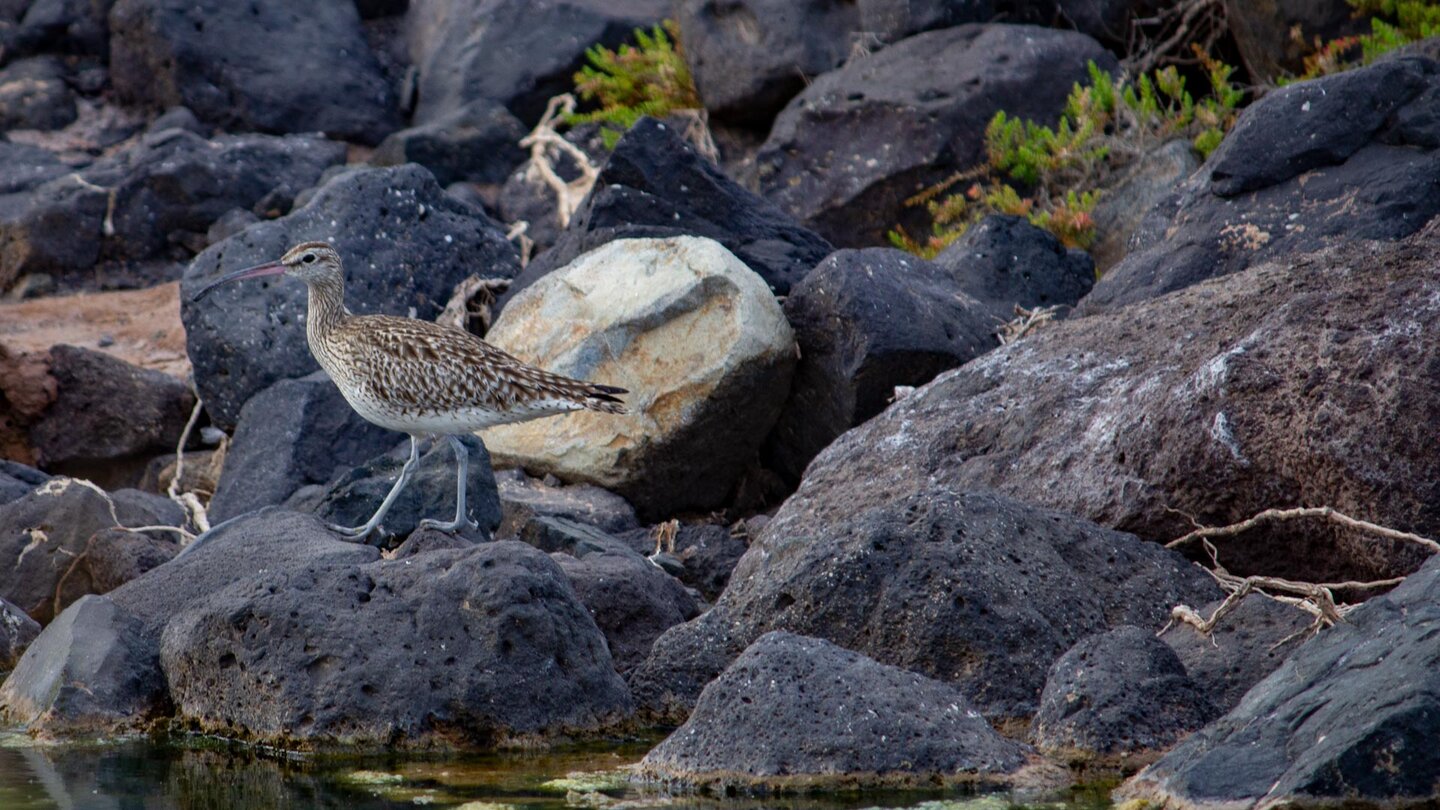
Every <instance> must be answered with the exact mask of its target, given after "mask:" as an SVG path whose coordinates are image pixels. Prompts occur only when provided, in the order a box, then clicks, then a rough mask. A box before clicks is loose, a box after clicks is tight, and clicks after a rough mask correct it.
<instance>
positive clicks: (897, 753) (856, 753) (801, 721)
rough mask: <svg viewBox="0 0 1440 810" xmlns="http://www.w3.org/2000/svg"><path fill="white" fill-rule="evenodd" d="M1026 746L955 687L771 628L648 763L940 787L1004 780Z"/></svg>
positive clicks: (833, 782)
mask: <svg viewBox="0 0 1440 810" xmlns="http://www.w3.org/2000/svg"><path fill="white" fill-rule="evenodd" d="M1029 752H1030V749H1029V747H1028V746H1025V745H1023V744H1021V743H1017V742H1014V741H1012V740H1008V739H1006V738H1004V737H1002V736H1000V735H999V734H997V733H996V732H995V730H994V729H992V728H990V726H989V724H987V723H986V722H985V720H984V719H983V718H981V717H980V716H979V715H978V714H977V713H976V712H975V710H974V709H972V708H971V706H970V703H969V701H967V700H966V698H965V695H964V693H963V692H962V691H961V690H959V689H957V688H955V686H953V685H951V684H948V683H944V682H942V681H937V680H933V679H931V678H927V677H925V676H923V675H919V674H917V673H914V672H909V671H906V670H904V669H901V668H899V667H893V666H886V665H885V664H881V663H878V662H876V661H874V660H872V659H870V658H866V657H865V656H863V655H860V654H858V653H854V652H851V651H849V650H846V649H842V648H840V647H837V646H835V645H834V644H831V643H829V642H827V641H824V640H822V639H818V638H808V637H806V636H798V635H794V634H792V633H785V632H773V633H766V634H765V635H763V636H761V637H760V638H759V639H757V640H756V641H755V643H754V644H752V645H750V647H749V648H748V649H746V650H745V652H744V653H743V654H742V655H741V656H740V657H739V658H737V659H736V660H735V663H733V664H731V665H730V666H729V667H728V668H727V669H726V670H725V672H723V673H722V674H721V675H720V677H718V678H716V679H715V680H714V681H713V682H711V683H710V685H709V686H706V687H705V691H704V692H703V693H702V694H701V695H700V699H699V701H698V702H697V703H696V705H695V711H694V713H693V714H691V715H690V719H689V720H687V721H686V722H685V724H684V725H682V726H681V727H680V728H678V729H676V730H675V732H674V733H672V734H671V735H670V736H669V737H667V738H666V739H665V741H664V742H662V743H660V744H659V745H658V746H656V747H655V748H654V750H652V751H651V752H650V753H649V754H646V755H645V759H644V760H643V761H642V762H641V764H640V772H641V774H642V775H644V776H647V777H650V778H659V779H665V780H667V781H671V780H673V781H679V782H680V783H682V784H688V785H701V786H706V787H710V788H713V789H717V790H720V789H733V788H735V787H751V788H755V787H761V788H785V787H791V788H793V787H814V786H817V785H827V784H828V785H829V786H831V787H835V786H845V787H860V786H872V785H907V784H914V785H932V784H934V783H936V782H940V783H947V782H957V781H973V780H977V779H981V778H990V779H993V780H996V781H998V778H999V777H1001V776H1002V775H1004V774H1011V773H1014V772H1016V771H1018V770H1020V769H1021V767H1023V766H1024V765H1025V763H1026V760H1027V755H1028V754H1029Z"/></svg>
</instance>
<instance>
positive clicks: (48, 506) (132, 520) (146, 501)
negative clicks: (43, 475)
mask: <svg viewBox="0 0 1440 810" xmlns="http://www.w3.org/2000/svg"><path fill="white" fill-rule="evenodd" d="M110 499H111V501H112V502H113V503H114V507H115V517H116V518H119V522H120V525H122V526H179V525H180V524H181V521H182V520H184V515H183V514H182V513H181V511H180V507H178V506H176V505H175V504H174V503H172V502H170V501H169V500H167V499H165V498H162V497H160V496H158V495H151V494H149V493H147V492H139V491H137V490H133V489H122V490H120V491H118V492H114V493H110ZM114 527H115V518H112V517H111V512H110V506H109V504H107V503H106V502H105V498H104V497H103V496H102V495H101V494H100V493H99V492H96V491H95V490H93V489H90V488H89V487H87V486H84V485H83V484H79V483H77V482H76V481H74V480H73V479H68V478H55V479H51V481H50V482H49V483H48V484H47V485H45V486H43V487H41V488H40V489H37V490H35V491H34V492H31V493H30V494H29V495H26V496H24V497H23V498H20V499H18V500H14V501H11V502H10V503H7V504H4V505H0V597H3V598H5V599H7V600H9V601H11V602H14V603H15V604H16V605H19V606H20V607H21V609H23V610H24V611H25V612H27V613H29V614H30V615H31V616H32V617H33V618H35V619H36V620H37V621H40V622H47V621H49V620H50V619H51V618H52V617H54V616H55V614H56V613H57V612H59V611H60V610H61V609H63V608H64V607H65V606H66V605H68V604H70V603H71V602H74V601H75V600H76V599H79V598H80V597H81V596H84V595H85V594H86V593H91V592H93V591H92V590H91V589H92V588H94V587H95V583H94V581H93V580H92V578H91V577H90V576H89V571H88V569H87V570H80V571H79V573H78V574H77V573H76V572H71V569H72V567H76V566H75V561H76V559H77V558H79V557H80V556H81V555H82V554H85V553H86V552H89V551H94V554H95V556H96V557H97V558H99V557H102V556H105V555H106V554H107V553H108V549H106V548H98V550H96V549H97V547H98V546H99V545H100V541H101V539H102V538H103V537H104V535H103V534H102V532H104V530H106V529H111V528H114ZM92 538H95V539H94V540H93V541H92ZM151 541H153V542H156V543H162V544H165V545H168V546H169V547H170V548H171V549H172V550H171V552H170V553H171V554H172V555H173V554H174V550H176V549H178V546H177V545H176V543H175V537H174V535H172V534H169V533H157V535H156V537H154V538H151ZM147 542H150V541H147ZM86 559H89V558H88V557H87V558H86ZM67 572H71V575H70V576H68V577H67V576H66V573H67Z"/></svg>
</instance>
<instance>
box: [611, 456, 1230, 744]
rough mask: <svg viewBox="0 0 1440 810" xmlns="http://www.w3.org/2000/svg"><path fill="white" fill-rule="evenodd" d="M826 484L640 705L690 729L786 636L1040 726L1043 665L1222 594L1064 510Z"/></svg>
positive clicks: (671, 641)
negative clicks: (687, 719) (1090, 638)
mask: <svg viewBox="0 0 1440 810" xmlns="http://www.w3.org/2000/svg"><path fill="white" fill-rule="evenodd" d="M854 433H855V432H854V431H852V434H848V435H853V434H854ZM842 441H844V440H843V439H842ZM826 455H830V452H828V451H827V453H826ZM821 458H822V459H824V458H825V456H822V457H821ZM822 463H823V462H822V461H817V462H816V464H822ZM870 474H871V475H872V476H873V475H874V473H873V471H872V472H871V473H870ZM814 477H815V474H814V469H813V468H812V471H811V474H810V475H809V476H807V480H806V482H805V483H803V484H802V485H801V487H800V490H799V492H797V493H796V494H795V495H794V496H793V497H791V498H790V500H788V501H787V502H786V503H785V505H784V506H782V507H781V508H780V511H779V512H778V513H777V514H776V516H775V519H774V520H772V521H771V522H770V523H769V524H767V525H766V526H765V528H764V529H763V530H762V531H761V533H760V536H759V537H758V538H756V540H755V541H754V542H753V543H752V544H751V546H750V550H749V551H748V552H747V553H746V554H745V556H744V557H743V558H741V560H740V564H739V565H738V566H737V567H736V569H735V572H734V574H733V575H732V577H731V580H730V585H729V587H728V588H726V590H725V592H724V594H722V595H721V597H720V600H719V601H718V602H717V603H716V604H715V607H713V608H711V610H710V611H709V612H708V613H705V614H703V615H702V616H700V618H698V619H696V620H694V621H692V622H689V623H687V624H684V625H681V626H679V627H676V628H673V629H671V630H670V631H668V632H667V633H666V634H665V635H663V636H661V637H660V638H659V639H658V640H657V641H656V642H655V646H654V647H653V648H652V650H651V652H650V657H649V658H648V659H647V660H646V661H645V663H644V664H643V665H642V666H641V667H639V668H637V669H636V670H634V671H633V672H631V674H630V686H631V688H632V689H633V690H635V695H636V699H637V701H639V702H640V704H641V706H642V707H643V708H645V709H646V710H648V711H650V712H652V713H653V714H655V715H656V716H657V717H661V718H668V719H671V720H674V719H678V718H683V717H684V715H685V713H686V712H687V711H688V710H689V707H690V706H691V705H692V704H693V703H694V701H695V699H696V697H697V696H698V695H699V694H700V690H701V689H702V688H703V687H704V685H705V684H706V683H708V682H709V681H710V680H711V679H713V678H714V677H715V676H716V675H718V674H719V673H720V670H721V669H723V668H724V667H725V666H727V665H728V664H729V663H730V661H731V660H732V659H733V658H734V657H735V656H736V655H738V654H739V653H740V652H741V650H743V649H744V648H745V647H746V646H747V645H749V643H750V642H752V641H754V640H755V639H756V638H758V637H759V636H761V635H762V634H764V633H765V632H767V631H769V630H782V629H783V630H790V631H792V632H796V633H804V634H807V635H815V636H818V637H821V638H825V639H827V640H829V641H832V642H834V643H836V644H839V645H840V646H842V647H846V648H848V649H851V650H854V651H856V652H860V653H863V654H865V655H868V656H870V657H872V658H874V659H875V660H877V661H880V662H881V663H885V664H891V665H893V666H899V667H904V668H906V669H910V670H914V671H915V672H919V673H921V674H924V675H927V676H929V677H931V678H936V679H939V680H942V681H949V682H951V683H953V684H954V685H955V686H956V687H957V688H958V690H959V691H960V692H961V693H962V694H964V695H965V697H966V699H967V700H968V701H969V702H970V703H972V704H974V705H975V707H976V709H977V710H978V711H980V712H982V713H983V714H984V715H985V716H986V717H988V718H990V719H991V720H992V722H996V723H1000V724H1005V726H1009V725H1010V724H1014V723H1024V722H1028V719H1029V717H1030V716H1031V715H1032V714H1034V712H1035V710H1036V708H1037V706H1038V704H1039V700H1040V692H1041V689H1042V688H1043V686H1044V683H1045V672H1046V670H1047V669H1048V668H1049V667H1050V665H1051V664H1052V663H1053V662H1054V661H1055V659H1056V658H1059V657H1060V655H1061V654H1062V653H1063V652H1065V650H1067V649H1069V648H1070V647H1071V646H1072V645H1074V644H1075V643H1076V642H1077V641H1079V640H1080V639H1081V638H1083V637H1085V636H1087V635H1090V634H1092V633H1096V632H1100V631H1103V630H1107V629H1110V628H1112V627H1116V626H1119V625H1123V624H1134V625H1139V626H1142V627H1155V628H1157V629H1158V627H1159V626H1160V625H1162V624H1164V621H1165V617H1166V616H1167V615H1168V614H1169V612H1170V609H1171V607H1172V606H1173V605H1174V604H1176V603H1177V602H1185V603H1187V604H1189V601H1188V600H1190V599H1197V600H1198V599H1203V600H1207V601H1208V600H1209V599H1212V598H1214V597H1215V596H1218V588H1216V587H1215V586H1214V584H1213V583H1211V581H1210V578H1209V577H1207V576H1206V575H1205V574H1204V573H1203V572H1201V571H1200V570H1199V569H1198V568H1196V567H1194V566H1192V565H1191V564H1189V563H1188V562H1186V561H1185V560H1184V558H1182V557H1181V556H1180V555H1178V554H1176V553H1175V552H1171V551H1166V550H1164V549H1162V548H1160V547H1159V546H1156V545H1154V544H1151V543H1145V542H1143V541H1141V540H1140V539H1138V538H1136V537H1134V536H1132V535H1127V534H1122V533H1120V532H1115V531H1111V530H1108V529H1103V528H1101V527H1099V526H1096V525H1094V524H1092V523H1088V522H1086V521H1084V520H1081V519H1079V518H1074V517H1070V516H1068V515H1064V514H1061V513H1059V512H1052V511H1048V510H1044V509H1037V508H1034V507H1031V506H1027V505H1025V504H1021V503H1019V502H1016V501H1012V500H1009V499H1007V498H1003V497H1000V496H997V495H992V494H987V493H981V492H962V491H956V490H951V489H947V488H944V487H943V486H939V485H930V484H927V483H926V482H925V479H924V477H923V475H922V476H921V477H919V478H911V479H909V482H908V485H907V488H906V491H901V488H900V487H895V486H888V485H887V483H886V482H883V481H875V482H874V485H873V486H872V485H870V484H869V483H868V482H862V481H861V480H860V479H856V481H855V485H854V486H852V487H836V486H834V485H833V484H832V482H830V481H825V480H823V479H822V480H818V481H811V480H810V479H811V478H814Z"/></svg>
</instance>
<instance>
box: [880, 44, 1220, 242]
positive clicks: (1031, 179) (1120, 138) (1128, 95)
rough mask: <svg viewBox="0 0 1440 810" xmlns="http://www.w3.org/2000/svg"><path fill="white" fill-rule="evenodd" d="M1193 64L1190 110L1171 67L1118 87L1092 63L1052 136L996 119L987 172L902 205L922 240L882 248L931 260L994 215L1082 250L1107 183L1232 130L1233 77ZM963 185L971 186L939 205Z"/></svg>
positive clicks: (1213, 64) (895, 235)
mask: <svg viewBox="0 0 1440 810" xmlns="http://www.w3.org/2000/svg"><path fill="white" fill-rule="evenodd" d="M1197 55H1198V56H1199V58H1200V60H1201V63H1202V64H1203V65H1204V67H1205V68H1206V75H1207V78H1208V79H1209V81H1210V93H1209V95H1207V96H1205V97H1203V98H1201V99H1198V100H1197V99H1196V98H1195V96H1194V95H1193V94H1191V93H1190V91H1189V90H1187V89H1186V87H1185V77H1184V76H1183V75H1181V73H1180V71H1178V70H1176V69H1175V68H1173V67H1170V68H1165V69H1163V70H1158V71H1156V72H1154V73H1153V74H1148V75H1143V74H1142V75H1141V76H1140V77H1139V78H1138V79H1137V80H1135V81H1134V82H1125V81H1117V80H1116V79H1115V78H1114V77H1112V76H1111V75H1110V74H1109V73H1107V72H1106V71H1104V70H1101V69H1100V68H1099V67H1098V66H1096V65H1095V63H1093V62H1091V63H1090V65H1089V69H1088V72H1089V83H1088V84H1086V85H1083V86H1082V85H1080V84H1078V83H1077V84H1076V85H1075V86H1074V88H1073V89H1072V90H1071V91H1070V97H1069V98H1068V99H1067V101H1066V104H1065V109H1064V112H1063V113H1062V114H1061V116H1060V121H1059V122H1058V123H1057V124H1056V125H1055V126H1054V127H1053V128H1052V127H1047V126H1043V125H1040V124H1036V123H1035V122H1033V121H1022V120H1020V119H1017V118H1012V117H1010V116H1009V115H1007V114H1006V113H1005V112H1004V111H1001V112H997V113H996V114H995V117H994V118H992V119H991V120H990V124H989V126H987V127H986V129H985V153H986V163H985V164H983V165H982V166H980V167H977V168H976V169H972V170H969V171H966V172H961V173H959V174H956V175H954V176H952V177H950V178H948V179H947V180H945V181H944V182H942V183H940V184H937V185H936V186H932V187H931V188H929V189H927V190H926V191H924V192H922V193H921V194H919V195H917V196H916V197H914V198H912V199H911V200H910V201H909V202H910V203H911V204H913V205H920V204H924V205H926V206H927V207H928V209H929V212H930V215H931V219H932V223H933V225H932V233H931V235H930V236H929V237H928V238H926V239H925V240H923V241H921V240H917V239H915V238H914V237H911V236H910V235H909V234H907V233H905V231H904V230H903V229H900V228H897V229H895V230H894V231H891V232H890V235H889V236H890V241H891V243H892V244H894V245H895V246H897V247H899V248H901V249H903V250H908V251H910V252H912V253H916V254H919V255H921V256H924V257H926V258H930V257H933V256H934V255H935V254H936V253H939V252H940V251H941V250H943V249H945V247H946V246H947V245H949V244H950V243H951V242H953V241H955V240H956V239H958V238H959V237H960V236H961V235H962V234H964V233H965V231H966V230H967V229H968V228H969V227H970V225H971V224H973V223H974V222H977V221H979V220H980V219H981V218H983V217H984V216H986V215H987V214H993V213H1000V214H1011V215H1014V216H1023V217H1025V218H1027V219H1028V220H1029V221H1030V222H1031V223H1033V224H1034V225H1036V226H1038V227H1041V228H1045V229H1046V230H1049V231H1050V232H1051V233H1053V234H1055V236H1056V237H1058V238H1059V239H1060V241H1062V242H1063V243H1064V244H1066V245H1067V246H1070V247H1081V248H1085V247H1089V246H1090V244H1091V243H1092V242H1093V241H1094V239H1095V221H1094V220H1093V219H1092V218H1091V216H1090V214H1091V212H1092V211H1093V210H1094V208H1095V204H1096V203H1097V202H1098V201H1099V199H1100V194H1101V189H1102V188H1103V187H1104V185H1105V183H1106V181H1108V180H1110V179H1111V178H1113V177H1115V176H1116V173H1117V172H1118V171H1119V170H1121V169H1123V168H1124V167H1126V166H1128V165H1130V164H1131V163H1133V162H1134V161H1135V160H1136V159H1138V158H1139V157H1140V156H1142V155H1143V154H1145V152H1147V151H1148V150H1150V149H1152V148H1154V147H1155V146H1158V145H1159V144H1161V143H1163V142H1165V141H1167V140H1170V139H1172V138H1181V137H1183V138H1189V139H1190V142H1191V145H1192V147H1193V148H1194V149H1195V151H1196V152H1198V153H1199V154H1200V156H1201V157H1208V156H1209V155H1210V153H1211V152H1213V151H1215V148H1216V147H1217V146H1219V145H1220V141H1221V139H1222V138H1224V136H1225V132H1226V131H1227V130H1228V129H1229V128H1230V126H1231V125H1233V124H1234V122H1235V115H1236V110H1237V109H1238V107H1239V105H1240V102H1241V100H1242V98H1243V96H1244V91H1243V90H1241V89H1240V88H1238V87H1236V86H1235V85H1234V84H1233V83H1232V82H1231V81H1230V76H1231V74H1232V73H1233V72H1234V68H1232V67H1230V66H1228V65H1225V64H1222V63H1220V62H1217V61H1215V60H1213V59H1210V58H1209V57H1208V56H1206V55H1205V54H1203V53H1199V52H1198V51H1197ZM967 180H969V181H973V184H972V185H970V186H969V187H968V188H966V189H965V190H963V191H961V192H958V193H953V194H949V195H948V196H943V197H942V195H943V194H945V192H946V191H947V190H948V189H949V188H951V187H953V186H954V185H956V184H957V183H960V182H963V181H967ZM1017 186H1018V187H1019V189H1022V190H1023V193H1022V191H1021V190H1017Z"/></svg>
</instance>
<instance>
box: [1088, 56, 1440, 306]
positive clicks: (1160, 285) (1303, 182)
mask: <svg viewBox="0 0 1440 810" xmlns="http://www.w3.org/2000/svg"><path fill="white" fill-rule="evenodd" d="M1437 98H1440V64H1437V63H1435V62H1433V61H1430V60H1429V59H1419V58H1407V59H1395V60H1391V61H1387V62H1383V63H1379V64H1376V65H1372V66H1370V67H1367V68H1361V69H1358V70H1353V71H1349V72H1346V73H1341V74H1338V75H1335V76H1328V77H1325V78H1322V79H1316V80H1314V81H1308V82H1303V83H1300V84H1294V85H1290V86H1289V87H1285V88H1282V89H1280V90H1277V91H1275V92H1273V93H1269V94H1267V95H1266V96H1265V97H1264V98H1262V99H1260V100H1259V101H1257V102H1256V103H1255V104H1252V105H1251V106H1250V107H1248V108H1246V109H1245V111H1244V112H1243V113H1241V115H1240V119H1239V121H1238V122H1237V123H1236V124H1235V127H1234V129H1232V130H1231V131H1230V134H1229V135H1228V136H1226V138H1225V140H1224V141H1223V142H1222V143H1221V144H1220V148H1219V149H1217V150H1216V151H1215V153H1214V154H1212V155H1211V156H1210V159H1209V160H1208V161H1206V163H1205V165H1204V166H1203V167H1202V168H1201V169H1200V170H1199V171H1197V172H1195V173H1194V174H1193V175H1191V176H1190V178H1189V179H1188V180H1186V181H1185V182H1184V183H1183V184H1182V185H1181V186H1180V187H1179V189H1178V190H1177V191H1175V192H1174V193H1173V194H1171V195H1169V196H1168V197H1166V199H1165V200H1164V201H1162V202H1161V203H1160V204H1159V205H1157V206H1156V207H1155V209H1154V210H1153V211H1152V212H1151V213H1150V214H1149V215H1148V216H1147V217H1146V221H1145V222H1143V223H1142V224H1141V226H1140V228H1139V231H1138V232H1137V234H1136V237H1135V238H1136V241H1137V244H1136V246H1135V249H1134V250H1132V251H1131V253H1130V254H1129V255H1128V256H1126V257H1125V259H1124V260H1123V261H1121V262H1120V263H1119V264H1117V265H1116V266H1115V267H1113V268H1111V269H1110V270H1109V272H1107V273H1106V274H1105V277H1104V278H1102V279H1101V280H1100V282H1099V283H1098V284H1096V285H1095V289H1094V290H1093V291H1092V292H1091V293H1090V295H1089V296H1087V297H1086V299H1085V301H1084V303H1083V304H1082V307H1081V309H1082V312H1085V313H1094V312H1101V311H1106V310H1112V309H1116V308H1118V307H1121V306H1124V305H1126V304H1131V303H1134V302H1137V301H1144V300H1147V299H1150V298H1153V297H1155V296H1158V295H1163V294H1165V293H1167V292H1171V291H1173V290H1178V289H1181V288H1184V287H1187V286H1189V285H1191V284H1195V283H1197V282H1200V281H1203V280H1205V279H1208V278H1215V277H1217V276H1224V275H1229V274H1232V273H1237V272H1239V271H1241V270H1244V269H1245V268H1247V267H1252V266H1254V265H1256V264H1260V263H1262V262H1264V261H1267V260H1272V259H1284V258H1286V257H1290V256H1293V255H1295V254H1296V253H1300V252H1305V251H1311V250H1316V249H1319V248H1321V247H1324V246H1326V245H1332V244H1340V243H1346V242H1352V241H1355V240H1357V239H1400V238H1402V237H1405V236H1408V235H1409V234H1412V233H1414V232H1416V231H1417V230H1419V229H1420V228H1421V227H1422V226H1424V225H1425V223H1426V222H1428V221H1429V220H1430V219H1431V218H1432V217H1434V216H1435V215H1436V214H1440V193H1437V192H1436V190H1437V189H1440V149H1437V147H1440V119H1437V117H1436V116H1435V115H1434V108H1435V104H1436V99H1437ZM1357 189H1359V191H1357Z"/></svg>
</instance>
